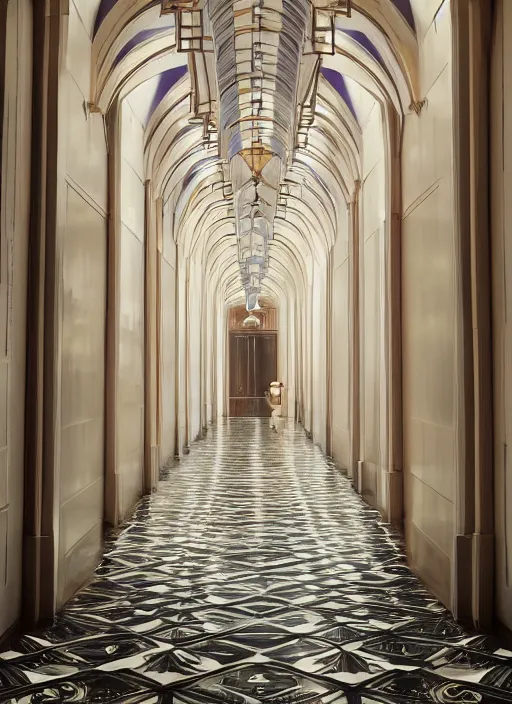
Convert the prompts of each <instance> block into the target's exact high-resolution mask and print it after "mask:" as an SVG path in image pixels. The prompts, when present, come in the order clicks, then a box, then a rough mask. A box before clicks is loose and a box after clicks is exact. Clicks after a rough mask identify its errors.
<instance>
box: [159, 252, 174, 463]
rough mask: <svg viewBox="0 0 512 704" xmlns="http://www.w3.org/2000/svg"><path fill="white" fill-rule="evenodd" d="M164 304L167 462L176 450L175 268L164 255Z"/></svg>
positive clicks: (164, 444)
mask: <svg viewBox="0 0 512 704" xmlns="http://www.w3.org/2000/svg"><path fill="white" fill-rule="evenodd" d="M161 305H162V330H161V365H162V377H161V378H162V390H161V391H162V409H161V410H162V428H161V432H162V436H161V458H162V461H163V462H166V461H167V460H168V459H169V458H170V457H172V456H173V455H174V453H175V451H176V373H175V367H176V321H175V314H176V308H175V306H176V272H175V271H174V268H173V267H172V266H171V265H170V264H169V263H168V262H167V261H166V260H165V259H162V302H161Z"/></svg>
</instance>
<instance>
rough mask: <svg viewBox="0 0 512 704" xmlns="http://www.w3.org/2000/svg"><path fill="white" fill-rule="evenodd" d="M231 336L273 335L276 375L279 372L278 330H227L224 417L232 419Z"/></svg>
mask: <svg viewBox="0 0 512 704" xmlns="http://www.w3.org/2000/svg"><path fill="white" fill-rule="evenodd" d="M232 335H251V336H254V337H261V336H265V335H273V336H275V339H276V375H278V372H279V330H251V329H248V330H245V329H242V330H228V336H227V344H226V389H227V394H226V400H227V404H226V406H227V408H226V417H227V418H232V417H236V416H231V367H230V363H231V353H230V350H231V336H232Z"/></svg>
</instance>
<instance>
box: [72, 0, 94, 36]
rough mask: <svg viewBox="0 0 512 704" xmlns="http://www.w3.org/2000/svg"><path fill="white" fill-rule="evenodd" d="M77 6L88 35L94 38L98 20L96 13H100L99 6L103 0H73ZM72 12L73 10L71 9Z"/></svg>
mask: <svg viewBox="0 0 512 704" xmlns="http://www.w3.org/2000/svg"><path fill="white" fill-rule="evenodd" d="M73 3H74V5H75V8H76V12H77V13H78V15H79V17H80V21H81V22H82V24H83V26H84V28H85V31H86V32H87V34H88V36H89V37H90V38H91V39H92V35H93V31H94V22H95V20H96V15H97V13H98V8H99V6H100V3H101V0H73ZM70 12H71V10H70Z"/></svg>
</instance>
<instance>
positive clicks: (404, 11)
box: [391, 0, 416, 32]
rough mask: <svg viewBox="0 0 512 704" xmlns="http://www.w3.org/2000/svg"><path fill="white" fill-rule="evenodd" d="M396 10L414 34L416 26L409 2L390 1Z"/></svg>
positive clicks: (404, 0)
mask: <svg viewBox="0 0 512 704" xmlns="http://www.w3.org/2000/svg"><path fill="white" fill-rule="evenodd" d="M391 2H392V3H393V5H394V6H395V7H396V9H397V10H398V11H399V12H400V14H401V15H402V16H403V17H404V19H405V20H406V21H407V24H408V25H409V26H410V28H411V29H412V31H413V32H416V24H415V22H414V15H413V12H412V7H411V0H391Z"/></svg>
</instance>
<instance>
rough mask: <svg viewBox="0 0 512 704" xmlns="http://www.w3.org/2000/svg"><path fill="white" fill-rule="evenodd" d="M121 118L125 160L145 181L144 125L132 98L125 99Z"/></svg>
mask: <svg viewBox="0 0 512 704" xmlns="http://www.w3.org/2000/svg"><path fill="white" fill-rule="evenodd" d="M121 120H122V125H121V134H122V138H123V161H125V162H126V163H127V164H129V165H130V166H131V168H132V170H133V171H134V173H136V174H137V176H138V177H139V179H140V180H141V181H144V127H143V126H142V123H141V121H140V119H139V118H138V117H137V114H136V113H135V112H134V109H133V107H132V105H131V103H130V98H126V100H124V101H123V107H122V114H121ZM121 195H122V194H121Z"/></svg>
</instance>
